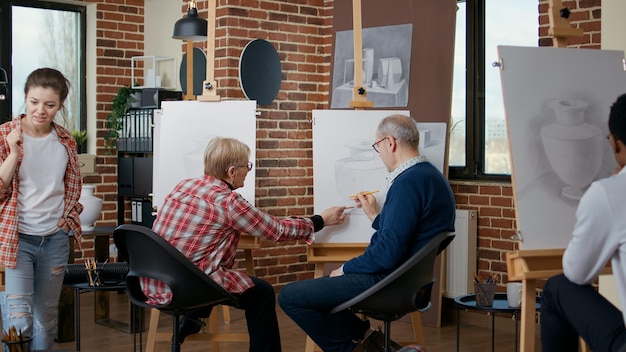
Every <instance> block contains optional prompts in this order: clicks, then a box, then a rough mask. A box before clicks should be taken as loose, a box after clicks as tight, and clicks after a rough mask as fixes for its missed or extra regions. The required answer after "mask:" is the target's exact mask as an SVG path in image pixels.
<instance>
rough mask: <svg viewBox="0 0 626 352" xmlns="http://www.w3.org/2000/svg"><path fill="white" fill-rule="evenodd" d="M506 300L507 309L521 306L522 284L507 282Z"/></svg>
mask: <svg viewBox="0 0 626 352" xmlns="http://www.w3.org/2000/svg"><path fill="white" fill-rule="evenodd" d="M506 299H507V301H509V307H511V308H519V307H520V306H521V305H522V283H521V282H509V283H508V284H506Z"/></svg>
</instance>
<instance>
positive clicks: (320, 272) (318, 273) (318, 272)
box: [304, 263, 324, 352]
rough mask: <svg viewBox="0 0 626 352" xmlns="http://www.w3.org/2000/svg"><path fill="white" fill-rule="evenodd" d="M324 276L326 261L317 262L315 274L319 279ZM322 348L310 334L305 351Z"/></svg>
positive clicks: (310, 351) (309, 351)
mask: <svg viewBox="0 0 626 352" xmlns="http://www.w3.org/2000/svg"><path fill="white" fill-rule="evenodd" d="M322 276H324V263H317V264H315V275H314V277H315V278H316V279H317V278H318V277H322ZM319 350H320V349H319V348H318V347H317V345H315V342H313V340H311V338H310V337H309V336H307V337H306V345H305V347H304V352H313V351H319Z"/></svg>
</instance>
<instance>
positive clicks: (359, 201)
mask: <svg viewBox="0 0 626 352" xmlns="http://www.w3.org/2000/svg"><path fill="white" fill-rule="evenodd" d="M377 192H378V190H373V191H367V192H359V193H357V194H354V195H351V196H349V197H348V198H351V199H354V201H355V202H356V204H355V206H356V207H358V208H361V209H362V210H363V213H365V215H367V217H368V218H369V219H370V221H373V220H374V218H376V216H377V215H378V204H377V203H376V197H374V196H372V194H374V193H377Z"/></svg>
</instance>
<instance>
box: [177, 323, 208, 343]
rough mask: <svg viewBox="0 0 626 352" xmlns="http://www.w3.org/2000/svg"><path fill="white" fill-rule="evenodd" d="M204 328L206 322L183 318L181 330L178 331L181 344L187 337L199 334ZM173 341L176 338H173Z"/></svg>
mask: <svg viewBox="0 0 626 352" xmlns="http://www.w3.org/2000/svg"><path fill="white" fill-rule="evenodd" d="M202 326H204V322H202V321H201V320H196V319H190V318H187V317H184V316H183V318H182V319H181V321H180V328H179V329H178V341H179V343H180V344H182V343H183V342H184V341H185V338H186V337H187V336H189V335H193V334H197V333H199V332H200V330H202ZM172 339H174V336H172Z"/></svg>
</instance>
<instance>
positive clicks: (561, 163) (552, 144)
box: [540, 99, 604, 199]
mask: <svg viewBox="0 0 626 352" xmlns="http://www.w3.org/2000/svg"><path fill="white" fill-rule="evenodd" d="M548 106H549V107H550V108H551V109H552V110H553V111H554V115H555V117H556V121H553V120H552V119H551V122H550V123H548V124H546V125H545V126H543V127H542V128H541V132H540V133H541V141H542V143H543V147H544V150H545V152H546V156H547V157H548V161H549V163H550V166H551V167H552V170H553V171H554V172H555V173H556V174H557V176H559V179H560V180H561V181H563V182H564V183H565V185H564V186H563V188H562V189H561V194H562V195H563V196H564V197H567V198H570V199H580V198H581V197H582V195H583V194H584V193H585V190H586V189H587V187H589V185H590V184H591V182H593V181H594V180H595V179H596V176H598V173H599V172H600V167H601V166H602V147H603V144H604V138H603V137H602V130H601V129H600V128H599V127H596V126H594V125H592V124H590V123H587V122H585V111H586V110H587V108H588V106H589V105H588V104H587V103H586V102H584V101H582V100H573V99H572V100H567V99H555V100H551V101H549V102H548Z"/></svg>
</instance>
